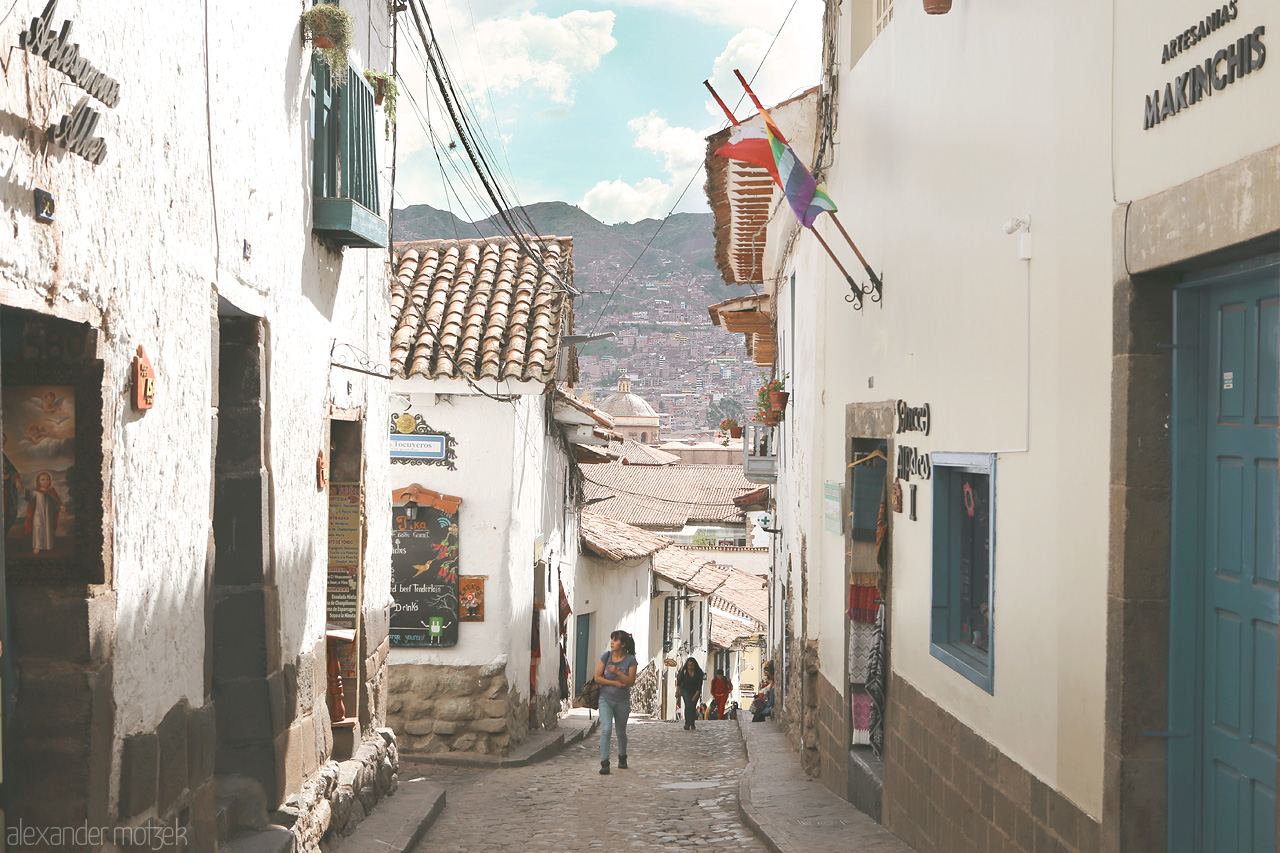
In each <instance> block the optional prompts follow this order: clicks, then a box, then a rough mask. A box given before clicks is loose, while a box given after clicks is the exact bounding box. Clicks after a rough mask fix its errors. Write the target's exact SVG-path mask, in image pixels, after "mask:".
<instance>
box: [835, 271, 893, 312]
mask: <svg viewBox="0 0 1280 853" xmlns="http://www.w3.org/2000/svg"><path fill="white" fill-rule="evenodd" d="M867 275H869V276H870V277H871V283H870V284H867V285H862V284H858V283H857V282H856V281H854V280H853V276H851V275H847V276H845V281H847V282H848V283H849V290H850V293H849V295H848V296H846V297H845V298H844V301H845V302H849V303H852V305H853V310H855V311H861V310H862V305H863V299H862V297H864V296H870V297H871V301H872V302H879V301H880V300H881V299H883V298H884V279H883V278H882V277H881V276H878V275H876V274H875V273H874V272H872V271H871V269H867Z"/></svg>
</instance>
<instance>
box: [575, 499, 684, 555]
mask: <svg viewBox="0 0 1280 853" xmlns="http://www.w3.org/2000/svg"><path fill="white" fill-rule="evenodd" d="M582 542H583V544H584V545H586V546H587V548H588V549H589V550H591V551H594V552H595V553H597V554H599V555H600V556H601V557H604V558H606V559H609V560H613V561H614V562H615V563H617V562H621V561H622V560H632V559H638V558H640V557H647V556H649V555H650V554H652V553H654V552H655V551H660V550H662V549H663V548H666V547H667V546H668V545H670V544H671V540H670V539H668V538H667V537H665V536H659V535H658V534H657V533H652V532H650V531H648V530H641V529H640V528H639V527H632V526H631V525H630V524H624V523H622V522H621V521H614V520H613V519H611V518H605V517H604V516H603V515H600V514H599V513H597V512H593V511H592V510H589V509H584V510H583V511H582Z"/></svg>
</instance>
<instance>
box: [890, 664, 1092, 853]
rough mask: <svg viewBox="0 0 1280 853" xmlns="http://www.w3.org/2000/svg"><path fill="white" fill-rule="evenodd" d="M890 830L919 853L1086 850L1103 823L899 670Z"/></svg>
mask: <svg viewBox="0 0 1280 853" xmlns="http://www.w3.org/2000/svg"><path fill="white" fill-rule="evenodd" d="M883 809H884V812H883V814H884V825H885V828H886V829H888V830H889V831H890V832H892V833H893V834H894V835H896V836H898V837H899V838H901V839H902V840H904V841H906V842H907V843H908V844H910V845H911V846H913V847H915V848H916V849H917V850H919V851H920V853H989V851H1005V852H1006V853H1033V851H1037V853H1038V851H1042V850H1053V851H1062V853H1086V852H1087V851H1095V850H1098V849H1099V846H1100V844H1101V829H1100V825H1099V823H1098V821H1097V820H1095V819H1094V818H1092V817H1090V816H1089V815H1087V814H1085V813H1084V812H1083V811H1082V810H1081V809H1080V808H1079V807H1077V806H1076V805H1075V804H1074V803H1072V802H1071V801H1070V800H1068V799H1067V798H1066V797H1064V796H1063V795H1062V794H1061V793H1059V792H1058V791H1055V790H1053V789H1052V788H1050V787H1049V786H1048V785H1046V784H1045V783H1044V782H1042V781H1040V780H1039V779H1037V778H1036V777H1035V776H1033V775H1032V774H1031V773H1029V772H1028V771H1027V770H1026V769H1025V768H1023V767H1022V766H1021V765H1019V764H1017V763H1016V762H1014V761H1013V760H1012V759H1010V758H1009V757H1008V756H1006V755H1004V754H1003V753H1002V752H1000V751H999V750H998V749H997V748H996V747H995V746H993V745H992V744H991V743H989V742H988V741H986V740H985V739H983V738H982V737H981V736H980V735H978V733H977V732H975V731H973V730H972V729H970V728H969V727H967V726H965V725H964V724H963V723H961V722H960V721H959V720H957V719H956V718H955V717H953V716H951V715H950V714H948V713H947V712H946V711H945V710H943V709H942V708H941V707H939V706H938V705H937V704H935V703H934V702H932V701H931V700H929V699H928V698H927V697H925V696H924V695H923V694H921V693H920V692H919V691H918V690H916V689H915V688H914V687H913V686H911V685H910V684H908V683H907V682H906V681H904V680H903V679H902V678H900V677H899V676H897V675H896V674H895V675H894V676H893V677H892V680H891V682H890V685H889V707H888V715H887V720H886V731H885V756H884V801H883Z"/></svg>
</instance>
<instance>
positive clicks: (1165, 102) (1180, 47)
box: [1142, 0, 1267, 130]
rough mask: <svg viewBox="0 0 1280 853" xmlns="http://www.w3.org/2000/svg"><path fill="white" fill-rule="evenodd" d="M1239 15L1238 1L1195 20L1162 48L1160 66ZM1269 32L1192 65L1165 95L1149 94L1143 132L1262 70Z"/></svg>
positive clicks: (1259, 29)
mask: <svg viewBox="0 0 1280 853" xmlns="http://www.w3.org/2000/svg"><path fill="white" fill-rule="evenodd" d="M1239 13H1240V11H1239V8H1238V2H1237V0H1230V2H1228V3H1227V4H1226V5H1224V6H1222V7H1221V8H1220V9H1214V10H1213V11H1212V12H1210V13H1209V14H1208V15H1206V16H1205V17H1204V19H1203V20H1201V21H1196V22H1195V23H1194V24H1193V25H1192V26H1190V27H1188V28H1187V29H1185V30H1183V31H1182V32H1181V33H1178V34H1177V35H1176V36H1175V37H1174V38H1172V39H1170V40H1169V41H1168V43H1166V44H1164V45H1162V46H1161V51H1160V63H1161V64H1162V65H1163V64H1165V63H1168V62H1171V61H1173V60H1174V59H1175V58H1176V57H1177V56H1178V55H1179V54H1181V53H1182V52H1183V51H1186V50H1190V49H1191V48H1192V47H1194V46H1196V45H1197V44H1199V43H1200V42H1202V41H1204V40H1206V39H1207V38H1208V37H1209V36H1211V35H1212V34H1214V33H1216V32H1217V31H1218V30H1220V29H1222V28H1223V27H1225V26H1227V25H1228V24H1230V23H1231V22H1233V21H1235V20H1236V18H1237V17H1238V16H1239ZM1266 31H1267V30H1266V27H1263V26H1258V27H1255V28H1254V29H1253V31H1252V32H1249V33H1246V34H1245V35H1243V36H1241V37H1240V38H1238V39H1236V40H1235V41H1234V42H1232V43H1229V44H1227V45H1226V46H1225V47H1223V48H1221V49H1220V50H1218V51H1217V52H1215V53H1214V54H1213V55H1212V56H1209V57H1206V58H1205V59H1204V60H1203V61H1202V62H1200V63H1199V64H1197V65H1193V66H1192V67H1191V68H1190V69H1188V70H1187V71H1186V73H1184V74H1180V75H1178V76H1176V77H1174V78H1173V81H1172V82H1170V83H1165V84H1164V91H1163V92H1162V91H1161V90H1160V89H1156V90H1154V91H1153V92H1152V93H1151V94H1150V95H1147V96H1146V106H1145V108H1144V110H1143V113H1142V129H1143V130H1150V129H1151V128H1153V127H1155V126H1156V125H1158V124H1160V123H1161V122H1164V121H1167V120H1168V119H1171V118H1173V117H1174V116H1176V115H1178V114H1179V113H1181V112H1182V111H1183V110H1184V109H1186V108H1187V107H1193V106H1195V105H1196V104H1198V103H1200V102H1201V101H1203V100H1204V99H1205V98H1208V97H1211V96H1212V95H1213V93H1214V92H1221V91H1222V90H1223V89H1225V88H1227V87H1228V86H1230V85H1231V84H1232V83H1235V82H1236V81H1237V80H1240V79H1243V78H1244V77H1245V76H1247V75H1249V74H1252V73H1253V72H1254V71H1257V70H1258V69H1260V68H1261V67H1262V66H1263V65H1264V64H1265V63H1266V61H1267V46H1266V45H1265V44H1263V43H1262V37H1263V36H1264V35H1265V34H1266Z"/></svg>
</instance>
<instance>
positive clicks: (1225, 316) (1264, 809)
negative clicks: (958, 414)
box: [1197, 268, 1280, 853]
mask: <svg viewBox="0 0 1280 853" xmlns="http://www.w3.org/2000/svg"><path fill="white" fill-rule="evenodd" d="M1277 290H1278V287H1277V281H1276V272H1275V269H1274V268H1270V269H1269V270H1262V271H1257V272H1253V273H1248V274H1244V275H1241V276H1240V277H1238V278H1237V279H1235V280H1234V281H1232V282H1231V283H1230V284H1227V285H1225V286H1220V287H1215V288H1212V289H1211V290H1209V291H1208V292H1207V293H1206V294H1205V296H1204V297H1203V302H1202V305H1203V307H1204V310H1203V316H1204V319H1205V322H1206V324H1207V328H1205V329H1203V332H1202V337H1201V340H1202V341H1204V342H1206V343H1207V344H1208V347H1207V352H1205V353H1204V354H1203V355H1202V357H1201V359H1200V363H1201V367H1202V376H1201V381H1202V383H1203V384H1202V386H1201V387H1202V389H1203V392H1202V393H1203V397H1202V399H1203V400H1204V401H1205V410H1204V412H1205V430H1204V437H1205V453H1204V461H1205V466H1206V467H1205V471H1204V485H1205V500H1204V503H1203V524H1204V528H1203V529H1204V540H1203V550H1202V552H1201V553H1202V564H1201V565H1202V579H1203V581H1202V582H1203V587H1202V589H1203V598H1202V602H1201V606H1200V622H1201V625H1202V626H1203V630H1202V633H1201V635H1200V636H1201V637H1202V640H1201V643H1202V645H1201V650H1200V654H1201V661H1202V666H1203V672H1204V678H1203V680H1202V681H1201V684H1200V690H1199V693H1200V695H1199V696H1198V704H1199V714H1198V715H1197V716H1198V717H1199V722H1198V727H1199V732H1198V733H1197V734H1198V735H1199V737H1198V740H1199V745H1200V750H1199V751H1200V758H1199V765H1200V766H1199V776H1200V780H1201V798H1202V801H1201V808H1200V813H1201V827H1202V833H1203V834H1202V836H1201V838H1202V844H1201V849H1202V850H1204V851H1214V853H1237V851H1239V853H1246V851H1247V853H1256V851H1262V850H1266V851H1269V852H1270V851H1274V850H1275V849H1276V836H1275V830H1276V826H1275V814H1276V679H1277V649H1278V648H1280V646H1278V643H1280V631H1278V628H1277V625H1278V624H1280V547H1278V546H1277V542H1278V535H1280V475H1278V472H1277V467H1276V458H1277V455H1278V454H1277V436H1278V433H1277V426H1278V425H1280V293H1277Z"/></svg>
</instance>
